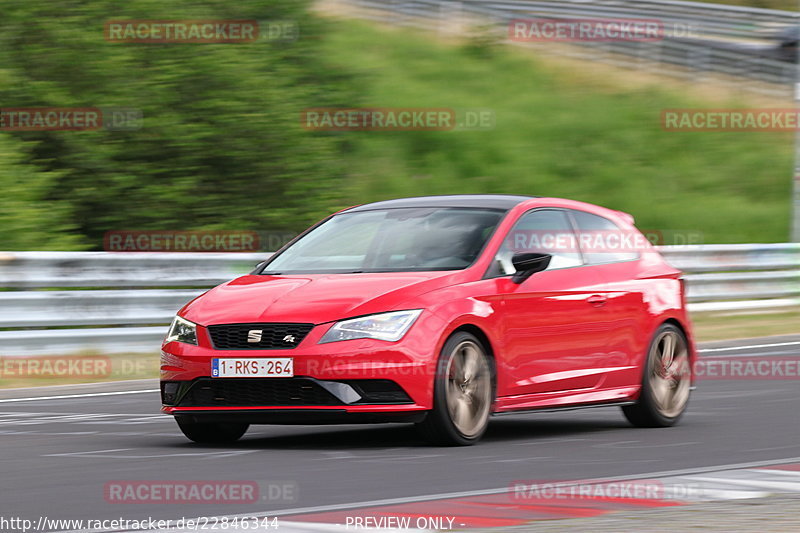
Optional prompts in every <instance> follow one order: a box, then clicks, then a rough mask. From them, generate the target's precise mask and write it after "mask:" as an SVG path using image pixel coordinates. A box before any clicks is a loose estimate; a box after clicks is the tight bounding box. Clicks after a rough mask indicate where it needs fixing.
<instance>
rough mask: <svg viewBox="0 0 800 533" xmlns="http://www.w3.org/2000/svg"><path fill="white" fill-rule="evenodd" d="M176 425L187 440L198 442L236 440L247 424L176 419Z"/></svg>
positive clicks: (219, 442) (243, 432) (221, 442)
mask: <svg viewBox="0 0 800 533" xmlns="http://www.w3.org/2000/svg"><path fill="white" fill-rule="evenodd" d="M177 422H178V427H179V428H181V431H182V432H183V434H184V435H186V437H187V438H188V439H189V440H193V441H194V442H197V443H200V444H224V443H229V442H236V441H237V440H239V439H240V438H241V436H242V435H244V434H245V432H246V431H247V429H248V428H249V427H250V425H249V424H236V423H213V422H188V421H185V420H178V421H177Z"/></svg>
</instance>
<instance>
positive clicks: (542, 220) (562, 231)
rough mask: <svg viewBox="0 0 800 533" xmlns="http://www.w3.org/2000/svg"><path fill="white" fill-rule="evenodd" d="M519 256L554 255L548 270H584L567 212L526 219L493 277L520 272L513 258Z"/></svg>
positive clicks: (500, 252)
mask: <svg viewBox="0 0 800 533" xmlns="http://www.w3.org/2000/svg"><path fill="white" fill-rule="evenodd" d="M515 253H543V254H550V255H552V256H553V258H552V259H551V260H550V266H548V267H547V270H555V269H559V268H569V267H575V266H581V265H582V264H583V261H582V260H581V254H580V251H579V250H578V245H577V240H576V236H575V233H574V232H573V231H572V225H571V224H570V221H569V218H568V217H567V215H566V213H565V212H564V211H558V210H553V209H537V210H536V211H531V212H530V213H526V214H524V215H522V217H521V218H520V219H519V220H518V221H517V223H516V224H515V225H514V227H513V228H512V229H511V231H509V232H508V235H506V238H505V239H504V240H503V244H502V246H501V247H500V250H498V252H497V255H496V256H495V261H494V265H493V266H492V268H491V269H490V271H489V274H488V275H489V277H497V276H504V275H509V274H513V273H514V272H516V269H515V268H514V265H513V264H512V263H511V258H512V257H513V255H514V254H515Z"/></svg>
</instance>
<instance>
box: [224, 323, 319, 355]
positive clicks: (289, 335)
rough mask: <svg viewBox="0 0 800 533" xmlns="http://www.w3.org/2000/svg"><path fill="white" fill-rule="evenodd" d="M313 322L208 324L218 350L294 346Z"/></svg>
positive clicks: (277, 348) (270, 348)
mask: <svg viewBox="0 0 800 533" xmlns="http://www.w3.org/2000/svg"><path fill="white" fill-rule="evenodd" d="M313 328H314V324H290V323H277V322H276V323H266V324H258V323H256V324H217V325H214V326H208V332H209V333H210V334H211V341H212V342H213V343H214V348H216V349H218V350H286V349H291V348H295V347H296V346H297V345H298V344H300V342H302V340H303V339H304V338H305V337H306V335H308V334H309V332H310V331H311V330H312V329H313Z"/></svg>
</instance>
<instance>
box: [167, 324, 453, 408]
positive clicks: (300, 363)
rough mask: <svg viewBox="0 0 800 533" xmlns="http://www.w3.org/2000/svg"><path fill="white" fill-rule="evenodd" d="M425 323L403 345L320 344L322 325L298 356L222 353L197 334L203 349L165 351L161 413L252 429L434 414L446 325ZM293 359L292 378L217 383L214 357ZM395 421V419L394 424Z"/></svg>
mask: <svg viewBox="0 0 800 533" xmlns="http://www.w3.org/2000/svg"><path fill="white" fill-rule="evenodd" d="M420 318H421V320H418V322H417V323H416V324H415V325H414V327H413V328H412V330H411V331H409V333H408V334H407V335H406V337H404V338H403V339H402V340H401V341H399V342H394V343H392V342H385V341H379V340H373V339H359V340H351V341H342V342H335V343H327V344H317V341H318V340H319V339H320V338H321V337H322V335H323V334H324V333H325V331H326V330H327V329H328V327H330V325H322V326H317V327H315V328H314V330H312V331H311V333H309V334H308V336H307V337H306V338H305V339H304V340H303V341H302V342H301V343H300V345H299V346H298V347H297V348H294V349H278V350H217V349H214V348H212V346H211V341H210V338H209V336H208V332H207V330H206V329H205V328H203V327H198V331H197V336H198V344H199V345H198V346H194V345H189V344H184V343H179V342H169V343H166V344H164V346H163V347H162V356H161V388H162V402H163V407H162V411H163V412H165V413H168V414H171V415H174V416H176V417H182V418H185V417H189V419H190V420H198V419H202V420H204V421H212V420H220V419H221V420H234V419H241V420H244V421H248V422H249V423H281V424H284V423H307V424H310V423H336V422H339V421H341V422H359V421H366V422H373V421H387V420H386V419H397V420H398V421H404V418H409V419H411V421H416V419H417V418H419V417H420V416H424V411H427V410H430V409H431V408H432V403H433V382H434V379H433V378H434V375H435V369H436V359H437V354H438V353H439V348H440V347H439V346H438V342H439V337H440V331H441V330H440V329H439V328H440V327H441V324H438V323H437V320H436V319H435V318H433V317H430V316H429V317H427V318H428V320H422V318H423V317H420ZM224 357H236V358H247V357H252V358H265V357H291V358H292V359H293V362H294V377H293V378H212V377H211V361H212V359H213V358H224ZM389 421H391V420H389Z"/></svg>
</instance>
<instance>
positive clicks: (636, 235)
mask: <svg viewBox="0 0 800 533" xmlns="http://www.w3.org/2000/svg"><path fill="white" fill-rule="evenodd" d="M695 356H696V354H695V348H694V344H693V341H692V335H691V329H690V323H689V319H688V316H687V312H686V305H685V298H684V285H683V282H682V280H681V272H680V271H678V270H676V269H675V268H673V267H671V266H670V265H669V264H667V263H666V262H665V261H664V260H663V258H662V257H661V256H660V255H659V254H658V252H657V251H656V250H655V249H654V248H653V247H652V246H651V245H650V244H649V243H648V242H647V240H646V239H645V238H644V237H643V236H642V234H641V233H640V232H638V231H637V230H636V228H635V227H634V226H633V220H632V217H631V216H630V215H627V214H625V213H621V212H619V211H613V210H610V209H605V208H602V207H598V206H595V205H590V204H585V203H581V202H576V201H571V200H563V199H558V198H533V197H527V196H504V195H457V196H436V197H421V198H407V199H399V200H390V201H384V202H377V203H372V204H367V205H362V206H358V207H352V208H350V209H345V210H344V211H341V212H339V213H336V214H334V215H332V216H330V217H328V218H326V219H325V220H323V221H322V222H320V223H319V224H317V225H315V226H313V227H312V228H310V229H309V230H307V231H306V232H305V233H303V234H302V235H300V236H299V237H297V238H296V239H295V240H294V241H292V242H291V243H289V244H288V245H287V246H285V247H284V248H283V249H281V250H280V251H278V252H277V253H275V254H274V255H273V256H272V257H270V258H269V259H268V260H267V261H265V262H264V263H262V264H260V265H259V266H258V267H257V268H256V270H255V271H253V272H252V273H251V274H249V275H246V276H243V277H240V278H238V279H235V280H233V281H230V282H228V283H224V284H222V285H220V286H219V287H216V288H214V289H212V290H210V291H208V292H206V293H205V294H203V295H202V296H200V297H198V298H196V299H195V300H193V301H192V302H190V303H189V304H187V305H186V306H185V307H184V308H183V309H181V310H180V312H179V314H178V316H177V317H176V318H175V320H174V321H173V323H172V325H171V327H170V330H169V333H168V335H167V337H166V339H165V341H164V344H163V346H162V361H161V396H162V402H163V411H164V412H165V413H169V414H171V415H174V416H175V418H176V420H177V423H178V425H179V427H180V429H181V430H182V431H183V433H184V434H185V435H186V436H187V437H188V438H189V439H191V440H193V441H196V442H230V441H234V440H236V439H238V438H239V437H241V436H242V435H243V434H244V433H245V431H247V428H248V427H249V425H250V424H326V423H353V422H368V423H373V422H410V423H415V424H417V425H418V426H419V428H420V429H421V431H422V432H423V434H424V435H425V436H426V437H428V438H429V439H430V440H432V441H433V442H435V443H438V444H449V445H465V444H472V443H475V442H476V441H478V440H479V439H480V437H481V436H482V435H483V434H484V432H485V431H486V428H487V426H488V422H489V418H490V416H491V415H493V414H498V413H509V412H522V411H531V410H536V409H545V408H546V409H554V408H575V407H584V406H587V407H588V406H605V405H620V406H621V407H622V410H623V412H624V414H625V416H626V417H627V418H628V420H629V421H630V422H631V423H633V424H635V425H637V426H651V427H655V426H670V425H672V424H674V423H675V422H676V421H677V420H678V419H679V418H680V416H681V415H682V413H683V412H684V410H685V408H686V405H687V402H688V399H689V393H690V389H691V385H692V372H691V369H692V363H693V361H694V358H695Z"/></svg>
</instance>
